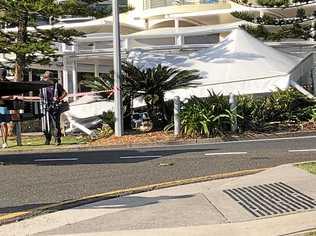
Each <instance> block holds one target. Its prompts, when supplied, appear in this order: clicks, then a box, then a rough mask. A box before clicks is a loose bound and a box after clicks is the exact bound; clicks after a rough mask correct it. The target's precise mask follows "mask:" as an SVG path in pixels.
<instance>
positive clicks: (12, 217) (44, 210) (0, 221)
mask: <svg viewBox="0 0 316 236" xmlns="http://www.w3.org/2000/svg"><path fill="white" fill-rule="evenodd" d="M264 170H266V168H262V169H254V170H243V171H237V172H231V173H224V174H216V175H209V176H202V177H196V178H190V179H183V180H176V181H170V182H164V183H158V184H152V185H147V186H140V187H135V188H129V189H121V190H116V191H111V192H106V193H100V194H96V195H91V196H87V197H83V198H80V199H75V200H69V201H63V202H60V203H56V204H51V205H48V206H44V207H38V208H35V209H32V210H30V211H21V212H14V213H10V214H6V215H2V216H0V226H1V225H4V224H8V223H13V222H17V221H21V220H24V219H27V218H30V217H34V216H38V215H42V214H48V213H53V212H56V211H60V210H65V209H70V208H74V207H78V206H81V205H85V204H90V203H93V202H98V201H103V200H109V199H113V198H117V197H121V196H126V195H131V194H137V193H143V192H149V191H153V190H158V189H163V188H170V187H176V186H180V185H186V184H194V183H200V182H205V181H212V180H218V179H225V178H234V177H241V176H245V175H251V174H256V173H259V172H261V171H264Z"/></svg>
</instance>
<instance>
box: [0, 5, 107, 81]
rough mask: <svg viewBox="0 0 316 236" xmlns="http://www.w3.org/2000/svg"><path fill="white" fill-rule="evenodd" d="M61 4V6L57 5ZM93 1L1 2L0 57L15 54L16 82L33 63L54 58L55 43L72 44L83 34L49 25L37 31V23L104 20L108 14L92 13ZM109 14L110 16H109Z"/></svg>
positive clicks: (41, 62)
mask: <svg viewBox="0 0 316 236" xmlns="http://www.w3.org/2000/svg"><path fill="white" fill-rule="evenodd" d="M59 2H61V3H59ZM98 2H100V1H95V0H94V1H93V0H65V1H54V0H0V53H4V54H15V56H16V58H15V60H13V61H11V63H14V64H15V80H16V81H22V80H23V74H25V72H26V71H27V70H28V66H29V65H31V64H32V63H40V64H47V63H49V62H50V60H51V59H54V58H56V57H57V56H56V49H55V48H54V47H53V46H54V42H62V43H66V44H71V42H72V40H73V37H75V36H81V35H82V33H80V32H78V31H76V30H73V29H70V30H66V29H64V28H62V27H58V26H56V25H54V24H52V25H51V26H49V27H45V28H43V27H38V26H37V19H39V18H44V19H49V20H50V21H51V22H57V19H58V17H60V16H65V15H75V16H104V15H108V14H109V11H108V10H106V11H104V12H103V13H102V12H96V11H94V9H93V7H92V6H91V4H94V3H98ZM110 13H111V12H110Z"/></svg>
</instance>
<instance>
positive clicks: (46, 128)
mask: <svg viewBox="0 0 316 236" xmlns="http://www.w3.org/2000/svg"><path fill="white" fill-rule="evenodd" d="M43 80H44V81H47V82H50V83H51V84H52V86H49V87H47V88H43V89H41V93H40V97H41V108H42V112H43V114H44V117H43V118H42V129H43V133H44V135H45V144H46V145H49V144H50V142H51V139H52V135H53V134H54V137H55V144H56V145H60V144H61V127H60V115H61V112H60V111H59V109H58V106H57V105H58V103H59V102H61V101H62V100H63V99H64V98H65V97H66V96H67V92H66V91H65V90H64V88H63V86H62V85H61V84H59V83H58V81H57V80H56V79H54V78H53V77H52V73H51V72H50V71H46V72H45V73H44V75H43Z"/></svg>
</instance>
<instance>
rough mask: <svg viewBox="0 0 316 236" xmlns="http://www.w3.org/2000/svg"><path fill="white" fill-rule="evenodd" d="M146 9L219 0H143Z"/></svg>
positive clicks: (209, 2)
mask: <svg viewBox="0 0 316 236" xmlns="http://www.w3.org/2000/svg"><path fill="white" fill-rule="evenodd" d="M143 1H144V3H143V6H144V10H148V9H152V8H156V7H168V6H177V5H196V4H211V3H216V2H218V0H143Z"/></svg>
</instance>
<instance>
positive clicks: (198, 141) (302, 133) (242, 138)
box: [0, 131, 316, 156]
mask: <svg viewBox="0 0 316 236" xmlns="http://www.w3.org/2000/svg"><path fill="white" fill-rule="evenodd" d="M304 136H316V131H297V132H283V133H273V134H256V135H254V136H251V135H245V136H227V137H221V138H203V139H188V140H171V141H166V142H157V143H137V144H125V145H103V146H101V145H97V146H89V145H87V144H82V145H80V144H78V145H67V146H66V145H65V146H60V147H55V146H51V147H49V148H41V149H37V150H27V151H24V150H23V151H20V150H10V149H6V150H2V151H0V156H3V155H14V154H33V153H34V154H45V153H48V151H49V153H62V152H76V151H103V150H104V151H106V150H113V149H123V148H150V147H163V146H166V145H168V146H172V145H190V144H216V143H225V142H234V141H251V140H260V139H277V138H292V137H304Z"/></svg>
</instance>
